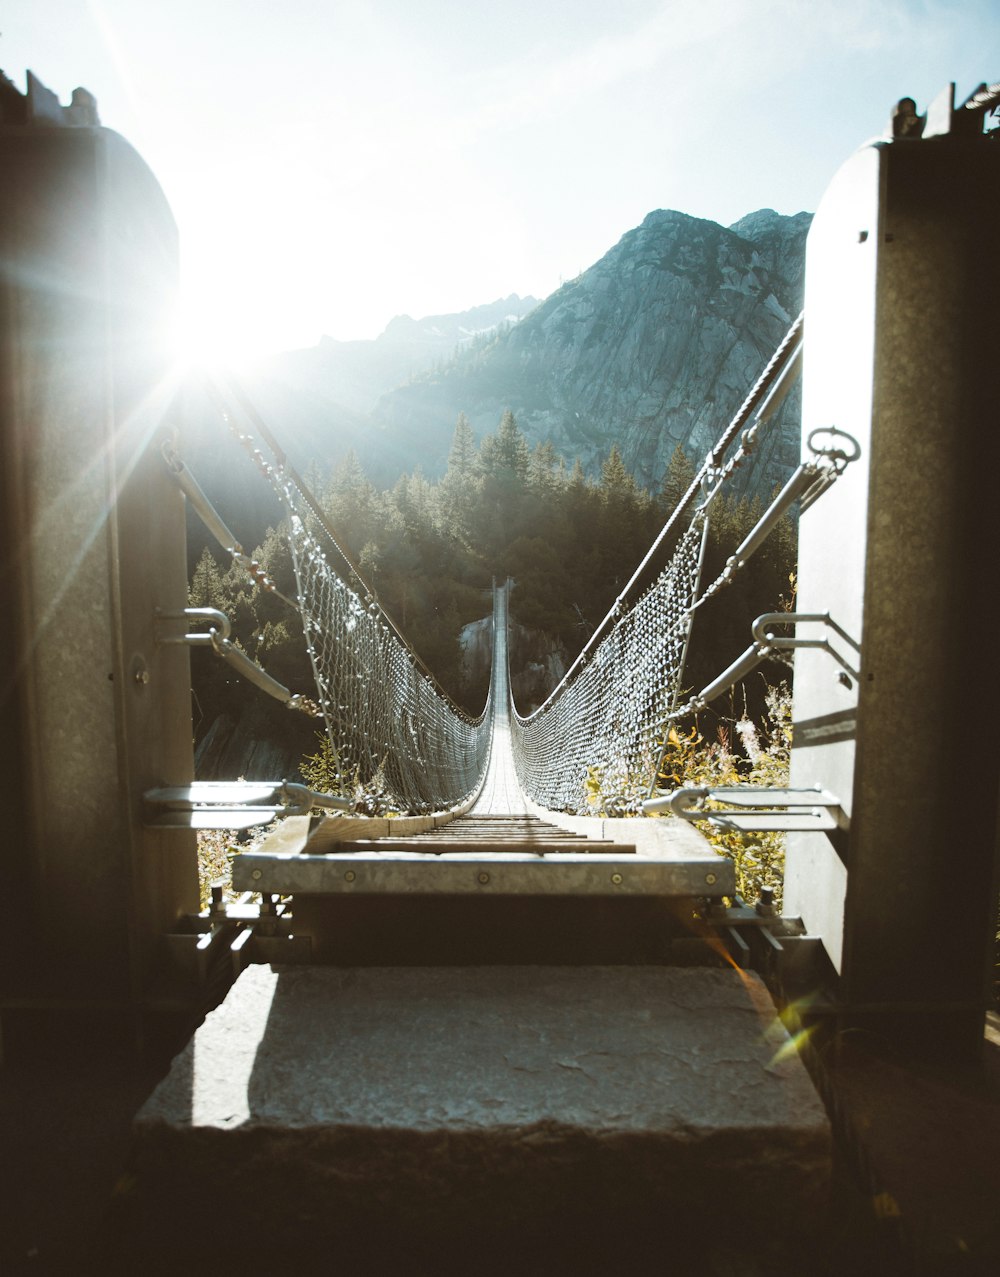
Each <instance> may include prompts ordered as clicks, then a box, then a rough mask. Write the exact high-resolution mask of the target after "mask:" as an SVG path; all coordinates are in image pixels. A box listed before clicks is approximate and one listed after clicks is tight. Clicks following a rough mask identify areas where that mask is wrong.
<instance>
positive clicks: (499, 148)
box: [0, 0, 1000, 353]
mask: <svg viewBox="0 0 1000 1277" xmlns="http://www.w3.org/2000/svg"><path fill="white" fill-rule="evenodd" d="M0 32H2V35H0V68H2V69H3V70H4V72H5V73H6V74H7V75H8V76H9V77H10V79H12V80H13V81H14V83H15V84H16V85H17V86H18V87H19V88H20V89H22V90H23V89H24V87H25V72H26V70H27V69H28V68H30V69H31V70H32V71H34V72H35V74H36V75H37V76H38V77H39V78H40V79H41V80H42V81H43V82H44V83H45V84H47V85H48V86H49V88H51V89H52V90H53V91H54V92H56V93H57V94H58V96H59V97H60V99H61V100H62V101H63V102H64V103H65V102H68V101H69V97H70V94H71V92H72V90H73V89H74V88H75V87H76V86H77V85H83V86H85V87H86V88H88V89H90V90H91V92H92V93H94V94H95V95H96V97H97V100H98V106H99V110H100V114H101V121H102V123H103V124H105V125H107V126H108V127H109V128H113V129H115V130H117V131H118V132H119V133H122V134H123V135H124V136H125V137H126V138H128V140H129V141H130V142H131V143H132V144H133V145H134V146H135V147H136V148H137V149H138V150H139V151H140V152H141V154H142V155H143V157H144V158H145V159H146V161H147V162H148V163H149V165H150V166H151V168H152V169H153V171H154V173H155V174H156V175H157V177H158V178H159V181H160V183H161V185H162V186H163V189H164V191H165V192H166V195H167V198H168V200H169V201H170V204H171V207H172V208H173V211H174V216H175V217H176V219H177V223H178V226H179V228H180V235H181V248H182V269H183V297H184V308H185V314H186V316H187V319H186V327H187V328H188V329H190V331H191V332H192V333H196V334H198V336H199V339H201V340H204V341H206V342H207V343H208V344H209V345H214V346H215V347H217V348H218V349H220V350H223V351H226V352H229V353H232V352H239V351H243V350H249V351H256V352H264V351H271V350H282V349H290V348H294V347H298V346H309V345H314V344H315V343H316V342H317V341H318V340H319V338H320V336H321V335H322V334H329V335H331V336H333V337H336V338H339V339H342V340H346V339H350V338H357V337H373V336H375V335H376V334H377V333H378V332H379V331H380V330H381V329H382V328H383V327H384V326H385V324H386V323H387V322H388V321H389V319H391V318H392V317H393V316H394V315H397V314H409V315H412V316H413V317H415V318H416V317H419V316H423V315H427V314H434V313H446V312H452V311H459V310H464V309H466V308H468V307H470V306H473V305H476V304H478V303H482V302H489V301H493V300H494V299H496V298H497V297H501V296H506V295H507V294H508V293H511V292H517V293H520V294H522V295H527V294H534V295H535V296H536V297H539V298H541V297H544V296H546V295H547V294H548V293H550V292H552V291H553V290H554V289H555V288H557V287H558V286H559V284H560V283H561V282H562V281H563V280H566V279H570V278H572V277H573V276H575V275H576V274H578V273H579V272H580V271H581V270H583V269H585V268H586V267H588V266H590V265H592V264H593V263H594V262H595V261H596V260H597V259H598V258H599V257H601V256H602V255H603V254H604V253H605V252H606V251H607V250H608V249H609V248H610V247H611V246H612V245H613V244H615V243H616V242H617V241H618V240H619V239H620V238H621V236H622V235H623V234H624V233H625V232H626V231H627V230H630V229H631V228H632V227H633V226H636V225H638V223H639V222H640V221H641V220H642V219H643V217H645V215H646V214H647V213H648V212H650V211H651V210H653V209H656V208H674V209H679V210H681V211H682V212H686V213H691V214H693V215H695V216H698V217H707V218H711V219H712V220H713V221H717V222H721V223H722V224H723V225H728V224H729V223H731V222H733V221H735V220H736V219H737V218H739V217H742V216H743V215H744V214H745V213H748V212H751V211H753V210H754V209H758V208H763V207H770V208H775V209H777V210H778V212H780V213H789V214H791V213H797V212H799V211H801V210H802V209H807V210H809V211H812V210H814V209H815V207H816V205H817V203H818V201H819V199H820V197H821V195H822V193H823V190H824V188H825V187H826V185H827V183H828V181H829V179H830V178H831V176H832V175H833V173H834V172H835V171H836V169H837V167H838V166H839V165H840V164H841V163H842V162H843V160H845V159H846V158H847V156H848V155H850V154H851V152H852V151H853V150H854V149H855V148H856V147H857V146H858V145H860V144H861V143H862V142H864V141H866V140H867V139H869V138H870V137H872V136H874V135H876V134H878V133H881V131H882V129H883V127H884V125H885V122H886V120H887V118H888V115H889V110H890V108H891V106H892V104H893V102H894V101H896V100H897V99H898V98H900V97H902V96H912V97H914V98H915V99H916V100H917V103H918V107H919V109H920V110H924V109H925V108H926V106H927V103H928V101H929V100H930V99H931V98H933V97H934V96H936V94H937V93H938V92H939V91H940V90H941V89H942V88H944V87H945V86H946V85H947V84H948V83H949V81H952V80H953V81H955V82H956V85H957V93H958V96H959V99H960V100H961V99H964V98H965V97H966V96H967V95H968V94H969V93H970V92H971V91H972V90H973V89H974V88H975V87H976V85H977V84H979V83H980V82H981V81H983V80H987V81H990V82H993V81H995V80H997V79H1000V4H998V3H997V2H996V0H616V2H615V3H609V0H0Z"/></svg>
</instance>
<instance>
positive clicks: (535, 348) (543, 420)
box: [365, 209, 811, 486]
mask: <svg viewBox="0 0 1000 1277" xmlns="http://www.w3.org/2000/svg"><path fill="white" fill-rule="evenodd" d="M810 221H811V218H810V215H809V214H806V213H800V214H798V215H797V216H795V217H783V216H781V215H779V214H777V213H775V212H774V211H773V210H770V209H765V210H760V211H758V212H756V213H752V214H749V215H748V216H747V217H744V218H742V219H741V220H740V221H739V222H737V223H735V225H734V226H733V227H731V228H728V229H727V228H724V227H721V226H719V225H717V224H716V223H714V222H709V221H704V220H702V219H699V218H694V217H689V216H688V215H686V214H684V213H678V212H674V211H671V210H660V211H657V212H654V213H650V214H649V216H648V217H646V219H645V220H644V221H643V223H642V225H641V226H639V227H637V228H636V229H635V230H632V231H629V232H628V233H627V234H626V235H624V236H623V237H622V239H621V240H620V241H619V243H618V244H617V245H615V247H614V248H612V249H611V250H610V251H609V252H608V253H606V254H605V256H604V257H603V258H601V260H600V261H599V262H597V263H596V265H594V266H592V267H591V268H590V269H589V270H587V271H584V272H583V274H581V275H580V276H579V277H578V278H577V279H575V280H573V281H572V282H571V283H568V284H565V285H564V286H563V287H562V288H560V289H559V291H558V292H556V293H554V294H553V295H552V296H551V297H550V298H549V299H548V300H547V301H545V302H543V303H542V304H541V305H540V306H538V307H537V308H536V309H535V310H534V311H532V313H531V314H530V315H528V316H526V317H525V318H524V319H523V320H522V321H521V322H520V323H519V324H517V325H516V326H515V327H513V328H511V329H510V330H509V331H505V332H502V333H500V334H499V335H498V336H497V338H496V339H495V340H494V341H493V342H492V343H490V344H489V345H488V346H486V347H485V348H482V349H472V350H468V351H466V352H463V353H460V354H459V356H458V357H457V358H456V359H455V360H454V361H453V362H452V363H451V364H449V365H448V366H447V367H445V368H444V369H441V370H438V371H435V372H431V373H427V374H424V375H423V376H421V377H417V378H415V379H413V380H412V381H411V382H410V383H409V384H408V385H406V386H401V387H399V388H397V389H396V390H393V391H392V392H390V393H389V394H387V395H385V396H383V398H382V399H381V400H380V401H379V403H378V405H377V406H376V409H375V414H374V415H375V418H376V421H377V423H378V429H377V430H376V431H374V432H373V434H372V436H371V438H370V440H369V442H368V444H367V445H366V447H365V453H366V460H367V461H368V463H369V464H370V465H371V466H372V467H373V468H374V469H375V470H376V471H377V472H378V473H380V475H381V477H383V478H390V477H391V476H392V472H396V473H398V472H399V471H400V470H403V469H411V468H412V467H413V466H414V465H415V464H417V463H418V462H420V463H421V464H423V466H424V468H425V469H426V470H427V471H428V472H430V473H432V474H434V473H438V472H440V470H441V469H442V468H443V466H444V463H445V460H446V457H447V451H448V444H449V442H450V439H451V434H452V430H453V428H454V423H455V420H456V417H457V415H458V413H459V412H462V411H464V412H465V413H467V414H468V416H469V418H470V420H471V421H472V424H473V426H474V428H475V429H476V431H477V432H478V433H484V432H486V431H492V430H495V429H496V426H497V423H498V421H499V417H500V414H501V413H502V412H503V410H504V409H505V408H508V407H509V408H511V409H513V411H514V413H515V415H516V417H517V419H518V423H519V425H520V426H521V428H522V430H523V431H524V432H525V434H526V435H527V436H528V438H529V440H531V441H532V442H534V441H536V440H541V439H551V440H552V442H553V443H554V445H555V447H556V449H557V451H559V452H561V453H562V454H563V455H564V456H566V457H567V458H574V457H580V458H581V459H582V460H583V461H584V463H585V465H587V467H588V469H590V470H591V471H592V472H594V471H595V470H596V469H597V467H598V466H599V464H600V461H601V459H602V458H603V457H604V456H606V455H607V452H608V450H609V448H610V446H611V444H612V443H613V442H617V443H618V444H619V446H620V448H621V451H622V455H623V457H624V460H625V463H626V465H627V466H628V467H629V469H630V470H632V472H633V473H634V474H635V475H636V477H637V478H638V479H639V480H640V481H641V482H642V483H644V484H646V485H648V486H653V485H656V484H658V483H659V481H660V479H661V477H662V475H663V473H664V470H665V468H666V465H667V462H668V460H669V458H670V455H671V453H672V452H673V449H674V447H675V445H676V444H678V443H680V444H682V445H683V446H684V447H685V449H686V450H687V451H688V452H689V453H691V454H696V455H700V454H702V453H704V452H705V451H706V450H707V449H708V448H709V447H710V446H711V444H712V443H713V442H714V440H715V438H716V437H717V435H718V434H719V432H720V430H721V429H722V427H723V426H724V425H725V423H726V421H728V419H729V417H730V416H731V415H732V413H733V412H734V411H735V409H736V408H737V407H738V406H739V404H740V402H741V401H742V399H743V397H744V395H745V394H746V392H747V390H748V389H749V387H750V385H751V384H752V382H753V380H754V379H755V377H756V376H757V374H758V373H759V371H760V369H761V367H762V366H763V364H764V362H765V361H766V360H767V358H768V357H769V356H770V354H771V353H772V352H773V350H774V348H775V347H776V345H777V344H778V342H779V341H780V340H781V337H782V336H783V334H784V332H785V331H786V329H787V326H788V324H789V322H790V320H791V318H792V317H794V315H795V314H796V313H797V312H798V310H799V308H800V307H801V298H802V279H803V262H804V252H805V237H806V233H807V231H808V228H809V223H810ZM786 415H787V414H786ZM792 434H793V431H792V430H791V429H790V430H789V431H788V437H787V438H784V439H778V440H777V447H776V450H775V452H774V454H773V455H772V457H771V458H770V463H769V473H770V474H771V475H772V476H773V478H774V479H775V480H776V479H777V478H779V477H780V476H781V474H782V473H783V472H784V471H785V470H786V469H787V467H788V466H789V465H791V464H794V461H795V458H796V455H797V441H794V440H793V438H792Z"/></svg>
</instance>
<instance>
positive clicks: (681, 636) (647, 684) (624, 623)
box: [511, 315, 856, 812]
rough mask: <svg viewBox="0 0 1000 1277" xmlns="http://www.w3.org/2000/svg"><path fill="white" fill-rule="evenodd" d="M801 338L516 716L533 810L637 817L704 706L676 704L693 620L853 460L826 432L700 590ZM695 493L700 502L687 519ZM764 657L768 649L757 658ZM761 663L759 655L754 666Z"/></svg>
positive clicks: (773, 365) (790, 339)
mask: <svg viewBox="0 0 1000 1277" xmlns="http://www.w3.org/2000/svg"><path fill="white" fill-rule="evenodd" d="M802 339H803V318H802V316H801V315H800V316H799V317H798V319H797V320H796V321H795V323H794V324H793V325H792V326H791V328H790V329H789V331H788V333H787V334H786V336H785V338H784V340H783V341H782V343H781V345H780V346H779V347H778V350H777V351H776V352H775V354H774V356H773V357H772V358H771V360H770V361H769V362H768V364H767V366H766V367H765V369H764V371H763V372H762V373H761V375H760V377H759V378H758V380H757V382H756V383H755V385H754V387H753V389H752V390H751V392H750V394H749V395H748V396H747V397H746V399H745V400H744V402H743V403H742V405H741V406H740V408H739V410H738V412H737V413H736V414H735V416H734V417H733V419H732V420H731V421H730V423H729V425H728V426H727V427H726V429H725V431H724V432H723V434H722V436H721V437H720V439H719V441H718V443H717V444H716V445H715V447H714V448H712V450H711V451H710V452H709V453H708V455H707V456H706V458H705V460H704V461H703V463H702V464H701V466H700V467H699V469H698V470H697V473H696V474H695V477H694V479H693V480H692V481H691V483H690V486H689V487H688V489H687V491H686V492H685V493H684V495H683V496H682V497H681V499H680V501H679V502H678V504H677V506H676V508H675V510H674V511H673V513H672V514H671V516H670V517H669V518H668V520H667V522H666V523H665V525H664V527H663V529H662V530H661V532H660V534H659V535H658V536H657V538H656V540H655V541H654V542H653V544H652V546H651V547H650V550H649V552H648V553H647V555H646V556H645V558H644V559H643V561H642V563H641V564H640V565H639V568H638V569H637V570H636V572H635V573H634V574H633V576H632V578H631V579H630V581H629V582H628V584H627V585H626V587H625V589H624V590H623V591H622V592H621V594H620V595H619V596H618V598H617V599H616V600H615V603H614V605H613V606H612V608H611V610H610V611H609V613H608V614H607V616H606V617H605V618H604V620H603V621H602V622H601V624H600V625H599V626H598V628H597V630H596V631H595V632H594V634H593V636H592V637H591V639H590V641H589V642H588V644H587V645H586V647H585V648H584V649H583V651H582V652H581V654H580V656H579V657H577V659H576V661H574V663H573V664H572V666H571V667H570V669H569V670H568V672H567V674H566V676H565V678H564V679H563V680H562V682H561V683H560V684H559V686H558V687H557V688H556V689H555V691H554V692H553V693H552V694H551V696H550V697H549V698H548V700H546V701H545V703H544V704H543V705H542V706H541V707H540V708H539V709H537V710H536V711H535V712H534V713H532V714H530V715H528V716H525V717H522V716H521V715H519V714H518V713H517V712H516V710H515V711H514V712H513V713H512V717H511V730H512V744H513V750H514V758H515V762H516V765H517V771H518V778H519V780H520V783H521V785H522V787H523V789H524V790H525V792H526V793H527V794H529V795H530V797H531V798H533V799H534V800H535V801H536V802H538V803H541V804H542V805H544V806H548V807H552V808H562V809H564V810H570V811H583V810H586V809H587V802H586V800H587V796H588V792H591V793H600V795H601V800H602V806H603V808H604V810H606V811H608V810H621V811H622V812H626V811H638V810H640V807H641V803H642V801H643V800H644V799H645V798H646V797H647V795H648V793H649V792H650V791H651V789H652V787H653V785H654V783H655V777H656V774H657V771H658V767H659V764H660V760H661V758H662V750H663V743H664V740H665V738H666V735H667V732H668V731H669V728H670V724H671V723H672V722H673V721H674V720H675V719H676V718H678V717H680V716H681V715H682V714H684V713H689V712H691V709H692V707H693V706H694V707H695V708H697V707H698V705H703V704H704V703H705V702H704V701H703V700H702V701H700V702H698V701H697V698H696V699H695V700H694V701H691V702H686V703H685V704H683V705H682V704H681V703H680V699H681V689H682V680H683V676H684V670H685V664H686V656H687V649H688V642H689V638H690V633H691V625H692V622H693V618H694V615H695V613H696V612H697V610H698V609H699V607H700V606H701V605H702V604H703V603H704V602H705V601H706V600H707V599H708V598H710V597H712V596H713V595H714V594H716V593H718V592H719V591H720V590H721V589H723V588H724V587H725V586H727V585H729V584H731V583H732V581H733V579H734V578H735V577H736V576H737V574H738V573H739V572H740V571H741V570H742V568H743V567H744V566H745V564H746V562H747V561H748V560H749V559H750V558H751V556H752V555H753V554H754V553H755V552H756V551H757V550H758V549H759V548H760V546H761V545H762V544H763V543H764V541H765V540H766V539H767V538H768V536H769V535H770V534H771V533H772V532H773V531H774V529H775V528H776V527H777V525H778V524H779V523H780V521H781V519H782V518H783V517H784V516H785V515H786V514H787V513H788V511H789V510H790V509H791V507H792V505H793V504H794V503H795V502H796V501H799V502H805V501H809V500H812V499H815V497H816V496H817V495H818V494H819V493H820V492H822V491H823V490H824V489H825V488H826V487H827V486H829V484H830V483H832V482H833V481H834V480H835V479H836V477H837V475H838V474H840V473H841V471H842V469H843V467H844V466H845V465H846V464H847V463H848V462H849V461H850V460H852V459H853V458H854V455H856V454H855V453H854V452H853V451H852V450H851V449H850V448H847V447H845V444H846V443H848V442H849V443H850V444H852V445H853V443H854V441H853V440H850V441H848V440H847V438H846V436H843V435H842V434H841V432H839V431H836V430H835V429H833V428H832V427H831V428H830V430H829V431H828V432H826V433H828V434H829V435H830V442H829V443H827V444H826V445H825V446H824V445H823V443H822V442H819V443H814V442H813V441H812V439H811V440H810V446H811V448H812V451H813V454H814V455H813V459H812V460H810V461H807V462H804V463H803V464H802V465H801V466H799V467H798V469H797V470H796V471H795V472H794V474H793V475H792V477H791V478H790V479H789V480H788V482H787V483H786V484H785V486H784V487H783V489H782V490H781V491H780V492H779V493H778V494H777V495H776V497H775V498H774V500H773V501H772V503H771V504H770V505H769V506H768V508H767V509H766V510H765V511H764V512H763V514H762V515H761V516H760V518H759V519H758V520H757V521H756V523H755V525H754V527H753V528H752V529H751V530H750V531H749V532H748V534H747V535H746V536H745V537H743V539H742V541H741V543H740V545H739V546H737V547H736V549H735V551H734V553H733V554H732V555H731V556H730V557H729V558H728V560H727V562H726V564H725V567H724V569H723V571H722V573H721V574H720V575H719V576H717V577H716V579H715V580H714V581H713V582H712V583H711V585H710V586H709V587H708V588H707V589H706V590H703V589H702V587H701V575H702V566H703V563H704V558H705V545H706V540H707V536H708V520H709V518H710V515H711V510H712V507H713V504H714V503H715V502H716V500H717V498H718V497H719V496H720V494H721V493H722V492H723V491H724V490H725V488H726V485H727V483H729V482H730V481H731V479H732V476H733V475H734V474H736V473H737V471H739V470H740V468H741V467H743V466H744V465H745V463H747V462H748V461H749V459H750V458H751V456H752V454H753V453H754V452H755V450H756V449H757V447H758V442H759V435H760V432H761V430H762V429H763V428H764V427H765V426H766V425H767V424H768V423H769V422H770V421H771V420H772V419H773V418H774V416H775V414H776V411H777V409H778V407H779V406H780V404H781V403H782V401H783V400H784V398H785V397H786V396H787V394H788V391H789V389H790V387H791V385H792V384H793V383H794V380H795V378H796V376H797V374H798V371H799V368H800V364H801V349H802ZM814 433H819V432H814ZM854 446H855V447H856V445H854ZM699 493H700V495H701V500H700V502H699V503H698V504H697V505H695V506H694V512H693V514H690V515H689V514H687V512H688V511H690V510H691V508H692V505H693V504H694V501H695V498H696V497H697V496H698V495H699ZM685 517H687V518H688V519H689V522H688V524H687V527H686V530H685V531H683V533H681V534H680V536H679V540H678V541H677V544H676V548H675V549H674V551H673V554H672V557H671V558H670V561H669V562H668V564H667V566H666V567H664V568H663V570H662V571H661V572H660V574H659V576H658V577H657V578H656V580H655V582H654V583H653V584H652V585H651V586H650V587H649V588H648V589H647V590H646V591H645V592H644V593H643V594H642V595H641V597H639V599H638V601H637V602H636V603H635V605H634V606H633V607H631V609H629V610H626V602H627V598H628V596H629V595H630V593H631V592H632V591H633V590H634V589H635V587H636V586H637V584H638V583H639V582H640V581H641V580H642V579H644V574H645V573H647V571H648V568H649V565H650V563H651V561H652V560H653V556H654V555H655V553H656V552H657V550H658V549H659V548H660V546H661V545H662V544H663V543H664V542H666V541H667V538H668V537H669V536H670V534H671V533H674V534H676V533H677V532H678V531H679V529H680V528H681V527H682V526H683V521H684V519H685ZM775 646H777V645H775ZM771 651H772V649H771V648H770V647H769V648H768V649H767V652H766V653H765V655H770V654H771ZM761 659H764V656H760V655H758V656H757V660H756V662H755V663H759V661H760V660H761Z"/></svg>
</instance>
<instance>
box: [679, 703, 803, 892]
mask: <svg viewBox="0 0 1000 1277" xmlns="http://www.w3.org/2000/svg"><path fill="white" fill-rule="evenodd" d="M764 700H765V711H764V714H763V716H762V718H761V720H760V721H759V722H757V723H754V722H753V721H752V720H751V719H750V718H749V717H747V716H746V714H744V715H743V716H741V717H740V718H738V719H736V720H735V722H733V723H731V724H729V725H720V726H718V727H717V729H716V739H715V740H714V741H711V742H708V741H706V740H705V739H704V738H703V737H702V736H701V734H700V733H699V731H698V728H697V726H693V727H691V728H690V729H689V731H688V732H686V733H683V732H678V731H677V730H676V729H675V728H673V727H672V728H671V729H670V731H669V732H668V733H667V739H666V742H665V748H664V754H663V762H662V764H661V766H660V772H659V775H658V777H657V783H658V785H659V787H660V788H661V789H664V790H672V789H679V788H682V787H687V786H695V785H701V786H705V787H706V788H715V787H721V786H730V785H756V786H760V787H763V788H767V789H772V788H776V789H780V788H784V787H785V786H787V784H788V769H789V762H790V758H791V747H792V698H791V692H790V691H789V688H788V685H787V684H786V683H781V684H779V685H778V686H777V687H771V686H768V687H766V690H765V695H764ZM734 737H735V738H736V739H737V740H738V742H739V743H738V744H737V743H736V740H734ZM722 807H723V804H721V803H716V802H712V801H709V802H707V803H706V809H707V810H720V809H721V808H722ZM698 827H699V829H700V830H701V832H702V833H703V834H704V835H705V837H706V838H707V839H708V840H709V842H710V843H711V844H712V845H713V847H715V848H716V850H717V851H719V852H720V853H721V854H722V855H724V856H727V857H728V858H729V859H730V860H732V862H733V865H734V866H735V869H736V890H737V892H738V894H739V895H741V896H742V897H743V898H744V900H746V901H747V902H749V903H753V902H754V901H756V900H757V899H758V898H759V897H760V889H761V887H772V888H773V889H774V893H775V903H776V904H777V905H778V907H779V912H780V906H781V895H782V881H783V877H784V867H785V838H784V835H783V834H778V833H752V834H741V833H737V832H734V831H732V830H725V829H717V828H715V826H714V825H711V824H709V823H708V822H707V821H703V822H702V821H700V822H699V823H698Z"/></svg>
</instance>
